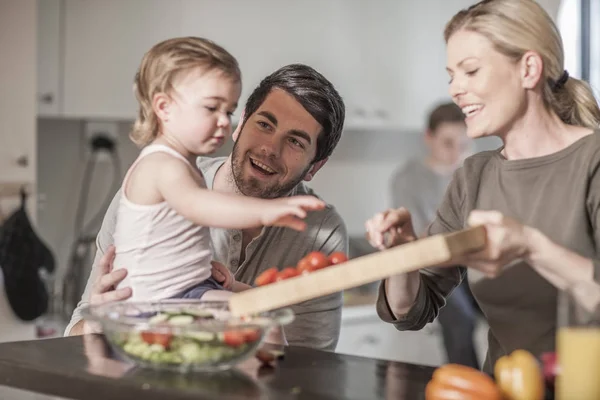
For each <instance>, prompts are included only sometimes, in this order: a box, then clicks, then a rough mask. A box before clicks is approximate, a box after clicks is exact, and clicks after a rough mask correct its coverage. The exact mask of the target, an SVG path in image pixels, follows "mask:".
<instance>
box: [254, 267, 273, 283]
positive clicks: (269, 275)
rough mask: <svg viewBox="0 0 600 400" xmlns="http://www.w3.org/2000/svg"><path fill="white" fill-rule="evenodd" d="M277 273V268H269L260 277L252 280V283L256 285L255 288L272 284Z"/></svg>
mask: <svg viewBox="0 0 600 400" xmlns="http://www.w3.org/2000/svg"><path fill="white" fill-rule="evenodd" d="M278 273H279V271H278V270H277V268H275V267H272V268H269V269H267V270H266V271H263V272H262V273H261V274H260V275H258V277H256V279H255V280H254V283H256V286H263V285H268V284H269V283H273V282H275V278H277V274H278Z"/></svg>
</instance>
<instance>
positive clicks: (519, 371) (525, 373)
mask: <svg viewBox="0 0 600 400" xmlns="http://www.w3.org/2000/svg"><path fill="white" fill-rule="evenodd" d="M494 375H495V377H496V382H497V383H498V386H499V387H500V390H501V391H502V394H503V395H504V398H505V399H506V400H543V399H544V395H545V387H544V378H543V375H542V372H541V369H540V366H539V364H538V362H537V360H536V358H535V357H534V356H533V355H532V354H531V353H529V352H528V351H525V350H515V351H513V352H512V353H511V354H509V355H507V356H504V357H501V358H499V359H498V361H496V365H495V366H494Z"/></svg>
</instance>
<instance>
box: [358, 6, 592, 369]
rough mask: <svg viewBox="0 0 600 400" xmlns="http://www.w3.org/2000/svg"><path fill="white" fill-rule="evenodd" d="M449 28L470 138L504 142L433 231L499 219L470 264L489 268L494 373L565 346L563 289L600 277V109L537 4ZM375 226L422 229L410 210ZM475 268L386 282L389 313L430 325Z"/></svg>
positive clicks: (467, 16) (464, 19)
mask: <svg viewBox="0 0 600 400" xmlns="http://www.w3.org/2000/svg"><path fill="white" fill-rule="evenodd" d="M444 36H445V40H446V44H447V63H448V65H447V70H448V73H449V75H450V94H451V96H452V98H453V100H454V102H455V103H456V104H458V105H459V106H460V107H461V108H462V110H463V112H464V113H465V115H466V123H467V133H468V135H469V136H470V137H472V138H478V137H484V136H497V137H499V138H500V139H501V140H502V142H503V146H502V147H501V148H500V149H498V150H495V151H487V152H482V153H479V154H476V155H474V156H472V157H470V158H468V159H467V160H466V161H465V162H464V164H463V167H462V168H460V169H459V170H458V171H457V172H456V173H455V174H454V177H453V180H452V183H451V184H450V186H449V188H448V191H447V192H446V194H445V197H444V200H443V202H442V204H441V206H440V208H439V210H438V212H437V216H436V219H435V221H434V222H433V223H432V224H431V225H430V226H429V228H428V234H429V235H434V234H439V233H447V232H451V231H456V230H459V229H463V228H465V227H467V226H472V225H484V226H485V227H486V228H487V236H488V245H487V248H486V250H484V251H482V252H481V253H478V254H475V255H473V256H470V257H468V258H466V259H465V260H462V261H461V262H460V264H461V265H464V266H468V267H469V268H474V269H477V270H479V271H482V272H484V273H485V274H486V275H487V278H485V279H483V280H481V281H480V282H478V283H477V285H474V287H473V294H474V296H475V298H476V299H477V301H478V303H479V305H480V306H481V309H482V311H483V312H484V314H485V315H486V318H487V320H488V322H489V325H490V330H489V334H488V340H489V349H488V355H487V358H486V362H485V364H484V370H485V371H487V372H491V371H492V370H493V365H494V363H495V362H496V360H497V359H498V358H499V357H501V356H502V355H504V354H507V353H509V352H511V351H512V350H514V349H517V348H523V349H527V350H529V351H531V352H532V353H534V354H540V353H542V352H544V351H549V350H553V349H554V337H555V333H556V301H557V294H558V290H559V289H563V288H566V287H568V286H570V285H572V284H573V283H575V282H579V281H585V280H592V279H594V278H596V279H598V275H599V273H598V272H599V265H600V257H599V256H598V254H597V251H596V249H597V247H598V245H599V244H600V227H599V224H600V213H599V212H598V209H599V208H600V134H599V133H600V132H598V131H596V130H597V128H598V126H599V123H600V109H599V108H598V103H597V101H596V100H595V99H594V97H593V95H592V92H591V91H590V89H589V87H588V86H587V85H586V84H585V83H584V82H582V81H579V80H577V79H573V78H570V77H569V75H568V73H567V72H566V71H564V70H563V65H564V55H563V48H562V42H561V38H560V35H559V33H558V30H557V28H556V26H555V25H554V23H553V22H552V20H551V18H550V17H549V16H548V14H547V13H546V12H545V11H544V10H543V9H542V7H540V6H539V5H538V4H537V3H536V2H534V1H529V0H527V1H524V0H491V1H489V0H487V1H482V2H480V3H477V4H476V5H474V6H472V7H470V8H469V9H466V10H463V11H461V12H459V13H458V14H456V15H455V16H454V17H453V18H452V20H451V21H450V22H449V23H448V25H447V26H446V30H445V32H444ZM366 227H367V232H368V236H369V239H370V241H371V243H372V244H373V245H374V246H376V247H378V248H380V249H383V248H385V247H389V246H392V245H398V244H402V243H406V242H409V241H412V240H415V237H416V236H415V234H414V231H413V228H412V225H411V218H410V214H409V213H408V212H407V211H406V210H404V209H402V208H401V209H398V210H388V211H385V212H383V213H381V214H378V215H376V216H374V217H373V218H372V219H371V220H369V221H367V223H366ZM384 235H386V236H388V237H387V238H386V241H385V244H384V240H383V238H384ZM594 270H595V271H596V273H595V274H594ZM465 271H466V270H465V268H463V267H458V266H440V267H438V268H426V269H423V270H421V271H416V272H411V273H408V274H403V275H398V276H394V277H391V278H389V279H386V280H385V281H384V282H383V284H382V286H381V290H380V295H379V300H378V305H377V308H378V312H379V315H380V317H381V318H382V319H384V320H386V321H388V322H392V323H394V324H395V325H396V326H397V328H398V329H400V330H417V329H421V328H422V327H423V326H424V325H425V324H426V323H428V322H431V321H433V320H434V319H435V317H436V316H437V314H438V311H439V309H440V307H442V306H443V305H444V304H445V298H446V297H448V296H449V295H450V293H451V292H452V290H453V289H454V288H455V287H456V286H457V285H458V284H459V283H460V281H461V279H463V277H464V275H465Z"/></svg>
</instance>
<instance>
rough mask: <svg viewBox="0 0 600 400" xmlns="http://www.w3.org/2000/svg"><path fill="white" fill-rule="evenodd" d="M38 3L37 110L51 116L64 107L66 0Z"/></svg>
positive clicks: (40, 1) (39, 1) (41, 1)
mask: <svg viewBox="0 0 600 400" xmlns="http://www.w3.org/2000/svg"><path fill="white" fill-rule="evenodd" d="M37 6H38V13H37V26H38V30H37V41H38V44H37V66H38V68H37V110H38V115H39V116H41V117H52V116H57V115H59V114H60V113H61V110H62V95H63V93H62V91H63V88H62V78H63V77H62V70H61V67H62V63H61V57H62V55H63V53H62V50H63V49H62V40H61V18H62V16H63V11H64V0H37Z"/></svg>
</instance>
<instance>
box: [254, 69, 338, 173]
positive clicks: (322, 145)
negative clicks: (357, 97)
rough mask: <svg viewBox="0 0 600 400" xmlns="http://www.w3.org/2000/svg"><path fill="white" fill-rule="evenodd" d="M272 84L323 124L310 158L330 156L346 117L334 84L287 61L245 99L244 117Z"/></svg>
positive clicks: (257, 106) (263, 96) (316, 73)
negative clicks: (315, 147) (291, 97)
mask: <svg viewBox="0 0 600 400" xmlns="http://www.w3.org/2000/svg"><path fill="white" fill-rule="evenodd" d="M275 88H277V89H281V90H283V91H285V92H287V93H289V94H291V95H292V96H294V98H295V99H296V100H297V101H298V102H299V103H300V104H301V105H302V107H304V109H306V111H307V112H308V113H309V114H310V115H311V116H312V117H313V118H314V119H315V120H316V121H317V122H318V123H319V124H320V125H321V126H322V127H323V131H322V132H321V133H320V134H319V138H318V139H317V155H316V157H315V159H314V160H313V162H317V161H321V160H324V159H325V158H327V157H329V156H330V155H331V153H332V152H333V149H335V146H336V145H337V143H338V142H339V140H340V137H341V135H342V130H343V128H344V118H345V106H344V101H343V100H342V98H341V96H340V95H339V93H338V92H337V90H335V88H334V87H333V84H332V83H331V82H329V81H328V80H327V79H326V78H325V77H324V76H323V75H321V74H320V73H319V72H317V71H316V70H315V69H313V68H311V67H309V66H307V65H303V64H290V65H286V66H285V67H282V68H280V69H278V70H277V71H275V72H273V73H272V74H271V75H269V76H267V77H266V78H265V79H263V80H262V81H261V82H260V84H259V85H258V87H257V88H256V89H254V91H253V92H252V94H251V95H250V97H249V98H248V101H247V102H246V109H245V111H246V113H245V118H244V119H245V120H246V119H248V117H249V116H250V115H252V114H253V113H255V112H256V110H258V108H259V107H260V105H261V104H262V103H263V102H264V101H265V99H266V98H267V95H268V94H269V93H271V91H272V90H273V89H275ZM245 120H244V123H245V122H246V121H245Z"/></svg>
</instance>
